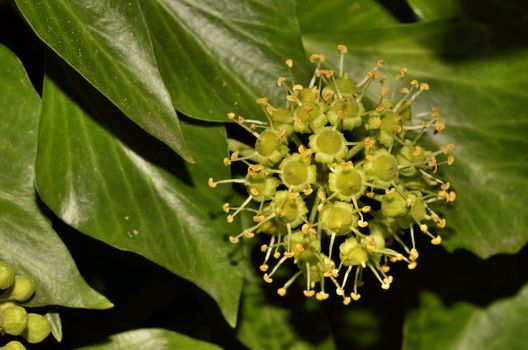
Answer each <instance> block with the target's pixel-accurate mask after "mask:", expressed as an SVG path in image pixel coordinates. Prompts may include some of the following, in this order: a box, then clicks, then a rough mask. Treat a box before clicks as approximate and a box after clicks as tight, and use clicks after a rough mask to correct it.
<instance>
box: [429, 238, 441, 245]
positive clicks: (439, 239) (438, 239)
mask: <svg viewBox="0 0 528 350" xmlns="http://www.w3.org/2000/svg"><path fill="white" fill-rule="evenodd" d="M431 243H432V244H434V245H439V244H440V243H442V237H440V236H436V237H435V238H433V239H432V240H431Z"/></svg>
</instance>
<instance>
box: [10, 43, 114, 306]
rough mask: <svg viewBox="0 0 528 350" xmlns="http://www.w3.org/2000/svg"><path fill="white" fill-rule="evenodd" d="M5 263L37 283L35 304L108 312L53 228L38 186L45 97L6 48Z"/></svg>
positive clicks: (32, 304) (29, 303)
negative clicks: (39, 136)
mask: <svg viewBox="0 0 528 350" xmlns="http://www.w3.org/2000/svg"><path fill="white" fill-rule="evenodd" d="M0 62H2V64H1V65H0V91H1V93H0V120H1V122H0V154H1V156H0V169H2V171H1V172H0V213H1V215H0V242H1V248H0V260H4V261H7V262H9V263H10V264H12V265H13V266H14V267H15V269H16V271H17V273H21V274H26V275H28V276H31V278H32V279H33V280H34V281H35V283H36V285H37V287H36V293H35V296H34V297H33V298H32V299H30V301H29V302H28V303H27V304H28V305H29V306H44V305H63V306H69V307H79V308H94V309H105V308H109V307H111V306H112V304H111V303H110V302H109V301H108V300H107V299H106V298H104V297H103V296H101V295H100V294H98V293H97V292H95V291H94V290H92V289H91V288H90V287H89V286H88V285H87V284H86V282H85V281H84V279H83V278H82V276H81V275H80V273H79V271H78V270H77V267H76V266H75V262H74V261H73V259H72V257H71V255H70V254H69V252H68V250H67V249H66V247H65V246H64V244H63V243H62V241H61V240H60V238H59V237H58V236H57V234H56V233H55V232H54V231H53V229H52V228H51V224H50V222H49V220H48V218H47V217H46V216H45V215H44V213H43V208H42V205H41V203H39V202H38V200H37V198H36V192H35V188H34V180H35V166H34V162H35V158H36V155H37V127H38V121H39V110H40V98H39V96H38V95H37V93H36V91H35V90H34V89H33V86H32V85H31V82H30V81H29V78H28V77H27V75H26V72H25V71H24V68H23V66H22V64H21V63H20V61H18V59H17V58H16V56H15V55H14V54H13V53H11V52H10V51H9V50H8V49H6V48H5V47H4V46H2V45H0Z"/></svg>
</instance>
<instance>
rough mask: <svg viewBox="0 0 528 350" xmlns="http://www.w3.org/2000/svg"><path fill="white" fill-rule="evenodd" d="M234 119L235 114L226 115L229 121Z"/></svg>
mask: <svg viewBox="0 0 528 350" xmlns="http://www.w3.org/2000/svg"><path fill="white" fill-rule="evenodd" d="M235 117H236V114H235V113H233V112H229V113H227V118H229V119H235Z"/></svg>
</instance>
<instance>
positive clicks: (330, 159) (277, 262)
mask: <svg viewBox="0 0 528 350" xmlns="http://www.w3.org/2000/svg"><path fill="white" fill-rule="evenodd" d="M338 49H339V51H340V52H341V56H340V57H341V60H340V67H339V72H338V74H337V73H336V72H334V71H333V70H330V69H328V68H327V67H325V57H324V56H323V55H321V54H314V55H312V56H310V58H309V59H310V62H311V63H312V64H314V65H315V70H314V73H313V76H312V78H311V80H310V82H309V83H308V85H307V86H304V85H301V84H299V83H297V82H295V81H294V80H293V78H292V74H290V78H289V79H288V78H285V77H279V78H278V79H277V85H278V87H279V88H281V89H283V90H284V93H285V97H286V98H285V102H284V105H282V106H272V105H271V104H270V103H269V101H268V99H267V98H265V97H263V98H259V99H257V101H256V102H257V103H258V104H260V105H262V107H263V110H264V113H265V115H266V117H267V122H261V121H258V120H250V119H246V118H244V117H242V116H237V115H236V114H235V113H229V114H228V118H229V120H231V121H233V122H235V123H238V124H239V125H240V126H241V127H242V128H244V129H246V130H247V132H249V133H250V134H251V135H253V136H254V137H255V143H254V147H250V146H248V145H246V144H243V143H241V142H238V141H235V140H230V150H231V154H230V157H228V158H225V159H224V164H225V165H226V166H229V165H231V164H232V163H233V162H243V163H244V164H246V165H247V174H246V175H245V177H243V178H236V179H219V180H217V179H213V178H210V179H209V186H211V187H213V188H214V187H216V186H217V185H218V184H226V183H227V184H230V183H235V184H241V185H243V186H244V187H245V189H246V190H247V193H248V197H247V199H246V200H245V201H244V202H243V203H241V204H240V205H238V206H231V205H230V204H229V203H225V204H224V206H223V210H224V211H225V212H226V213H228V215H227V221H228V222H230V223H231V222H233V220H234V218H235V217H236V216H237V215H238V214H239V213H241V212H242V211H246V212H250V213H252V216H253V225H252V226H251V227H247V228H245V229H244V230H243V231H242V232H240V233H238V234H236V235H232V236H230V241H231V242H232V243H237V242H239V241H240V239H242V238H252V237H254V236H255V235H257V234H258V235H260V236H262V237H263V238H264V237H267V239H266V240H265V242H266V243H265V244H262V245H261V246H260V249H261V251H262V253H263V261H262V264H261V265H260V270H261V271H262V273H263V279H264V281H266V282H267V283H272V282H273V278H274V275H275V274H276V271H277V270H278V269H279V268H280V267H281V266H282V265H283V264H286V263H289V264H293V265H294V266H296V268H297V272H296V273H295V274H293V276H291V278H290V279H288V280H287V281H286V283H284V284H283V285H282V286H281V287H280V288H278V290H277V293H278V294H279V295H281V296H284V295H285V294H286V292H287V290H288V288H289V287H290V286H291V285H292V283H294V281H295V280H296V279H298V278H299V277H301V276H303V277H304V279H305V281H306V287H305V290H304V295H305V296H306V297H312V296H315V297H316V298H317V299H318V300H325V299H327V298H328V297H329V293H328V292H329V291H330V290H333V291H335V293H336V294H337V295H338V296H340V297H341V298H343V303H344V304H349V303H350V301H351V300H358V299H359V298H360V297H361V294H360V290H359V288H360V287H361V286H362V284H363V275H364V273H366V271H368V272H370V273H372V274H373V275H374V276H375V278H376V279H377V280H378V281H379V284H380V286H381V288H383V289H389V287H390V285H391V283H392V282H393V277H392V276H391V275H390V274H389V272H390V264H391V263H404V264H407V266H408V268H409V269H414V268H415V267H416V265H417V261H418V257H419V253H418V250H417V248H416V244H415V240H416V239H420V238H421V237H426V238H428V239H429V240H430V241H431V243H432V244H440V242H441V237H440V236H439V235H438V234H437V233H434V232H436V229H433V227H436V228H443V227H445V226H446V220H445V219H444V218H442V217H441V216H440V215H439V214H438V213H437V211H435V209H434V208H433V206H434V205H442V204H443V205H445V204H448V203H449V202H452V201H454V200H455V197H456V195H455V192H453V191H450V184H449V182H445V181H443V180H441V179H440V178H438V176H437V171H438V168H439V167H440V166H442V165H451V164H452V163H453V161H454V157H453V156H452V155H450V154H449V153H450V152H451V151H452V150H453V149H454V146H453V145H451V144H449V145H445V146H442V147H440V149H439V150H428V149H426V148H425V147H424V146H422V145H420V141H421V139H422V137H423V136H424V135H425V134H426V133H428V132H430V131H432V133H433V134H436V133H439V132H441V131H442V130H444V128H445V124H444V122H443V121H442V119H441V117H440V113H439V111H438V110H437V109H436V108H434V107H433V108H432V109H431V110H429V111H421V112H420V113H417V114H413V111H412V108H411V107H412V104H413V102H414V101H415V99H416V98H417V97H418V96H419V95H420V94H422V93H423V92H425V91H427V90H429V85H428V84H427V83H420V82H418V81H416V80H411V81H409V82H406V75H407V69H406V68H403V69H401V71H400V73H399V74H398V75H397V76H396V77H395V87H393V88H392V91H390V90H389V89H388V88H387V87H386V86H385V81H386V78H385V77H384V76H383V75H382V74H381V73H380V69H381V68H382V66H383V61H378V62H377V64H376V66H375V67H374V68H373V69H372V70H371V71H369V72H368V73H367V75H366V77H365V78H364V79H363V80H362V81H361V82H359V83H358V84H354V83H353V82H352V81H351V80H350V79H349V77H348V76H347V74H343V61H344V59H343V58H344V55H345V54H346V52H347V49H346V47H345V46H343V45H339V46H338ZM286 65H287V66H288V68H289V69H290V73H291V68H292V67H293V62H292V60H286ZM374 83H375V84H380V96H381V97H380V99H379V101H377V103H376V104H375V105H374V107H373V109H368V108H366V106H365V105H364V104H363V103H362V99H363V96H364V95H365V93H366V91H367V89H369V88H371V87H372V84H374ZM329 286H330V287H329Z"/></svg>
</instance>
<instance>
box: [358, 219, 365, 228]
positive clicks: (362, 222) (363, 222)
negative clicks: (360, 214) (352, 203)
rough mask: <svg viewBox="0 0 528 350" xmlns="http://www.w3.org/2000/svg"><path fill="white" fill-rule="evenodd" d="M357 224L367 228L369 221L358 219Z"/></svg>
mask: <svg viewBox="0 0 528 350" xmlns="http://www.w3.org/2000/svg"><path fill="white" fill-rule="evenodd" d="M357 224H358V226H359V227H361V228H365V227H367V226H368V221H363V220H358V222H357Z"/></svg>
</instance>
